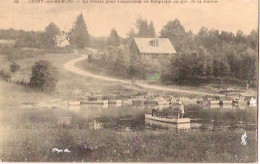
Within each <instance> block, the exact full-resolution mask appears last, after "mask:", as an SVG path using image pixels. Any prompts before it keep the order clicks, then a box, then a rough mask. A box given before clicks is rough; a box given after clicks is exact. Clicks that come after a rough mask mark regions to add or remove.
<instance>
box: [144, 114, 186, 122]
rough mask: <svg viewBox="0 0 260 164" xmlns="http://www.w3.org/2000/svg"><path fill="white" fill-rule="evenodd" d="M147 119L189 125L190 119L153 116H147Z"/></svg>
mask: <svg viewBox="0 0 260 164" xmlns="http://www.w3.org/2000/svg"><path fill="white" fill-rule="evenodd" d="M145 118H146V119H150V120H155V121H161V122H168V123H175V124H180V123H189V122H190V118H166V117H157V116H152V115H151V114H145Z"/></svg>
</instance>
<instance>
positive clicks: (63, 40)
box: [55, 34, 70, 47]
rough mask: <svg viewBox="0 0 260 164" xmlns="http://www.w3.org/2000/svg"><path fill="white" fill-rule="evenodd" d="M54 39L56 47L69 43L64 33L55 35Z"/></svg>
mask: <svg viewBox="0 0 260 164" xmlns="http://www.w3.org/2000/svg"><path fill="white" fill-rule="evenodd" d="M55 40H56V43H57V46H58V47H66V46H69V45H70V43H69V38H68V37H67V35H66V34H61V35H58V36H56V38H55Z"/></svg>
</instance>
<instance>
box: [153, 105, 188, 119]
mask: <svg viewBox="0 0 260 164" xmlns="http://www.w3.org/2000/svg"><path fill="white" fill-rule="evenodd" d="M177 113H178V118H183V117H184V113H185V111H184V105H183V102H182V101H179V103H178V111H177ZM168 114H169V113H168V112H167V113H166V114H165V113H163V112H161V110H160V108H159V107H158V106H157V107H155V108H153V109H152V116H157V117H159V116H160V115H166V118H167V116H168Z"/></svg>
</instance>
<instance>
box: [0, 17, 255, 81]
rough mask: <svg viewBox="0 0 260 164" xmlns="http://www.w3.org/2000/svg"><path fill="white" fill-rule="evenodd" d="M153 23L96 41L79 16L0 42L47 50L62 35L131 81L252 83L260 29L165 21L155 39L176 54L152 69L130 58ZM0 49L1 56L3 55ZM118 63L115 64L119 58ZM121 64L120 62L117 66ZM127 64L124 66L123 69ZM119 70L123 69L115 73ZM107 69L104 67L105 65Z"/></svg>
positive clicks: (4, 35) (5, 34) (2, 35)
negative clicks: (154, 76)
mask: <svg viewBox="0 0 260 164" xmlns="http://www.w3.org/2000/svg"><path fill="white" fill-rule="evenodd" d="M155 31H156V30H155V28H154V23H153V22H152V21H150V22H148V21H147V20H145V19H142V18H139V19H137V21H136V29H130V31H129V33H128V37H126V38H121V37H120V36H119V35H118V33H117V31H116V29H112V30H111V33H110V36H109V37H100V38H95V37H92V36H90V35H89V34H88V30H87V26H86V23H85V20H84V18H83V15H82V14H80V15H79V16H78V17H77V20H76V21H75V24H74V26H73V28H72V29H71V30H70V31H69V32H67V33H65V32H61V30H60V29H59V27H57V26H56V25H55V24H54V23H51V24H49V25H48V26H47V27H46V28H45V31H43V32H33V31H30V32H26V31H23V30H20V31H16V30H13V29H9V30H0V39H15V40H16V44H15V46H16V47H34V48H35V47H36V48H46V47H47V48H51V47H56V46H57V41H56V40H55V36H57V35H60V34H63V35H65V36H66V37H67V39H68V41H69V42H70V45H71V47H77V48H85V47H94V48H97V49H100V50H101V51H102V52H103V53H102V57H101V60H103V61H100V62H98V63H100V64H101V63H102V66H103V67H106V69H109V70H112V71H111V72H116V71H119V70H120V71H121V73H118V74H124V75H126V76H129V77H142V78H145V77H146V75H147V74H149V73H151V72H154V71H157V73H160V75H161V77H162V79H161V80H162V81H163V82H169V83H178V84H182V83H187V82H190V83H202V82H214V81H221V80H222V79H226V81H227V82H228V81H236V82H240V83H251V84H252V83H256V79H257V76H256V75H257V64H258V63H257V61H258V30H257V29H255V30H252V31H251V33H250V34H248V35H245V34H244V33H243V32H242V31H238V32H237V33H235V34H234V33H232V32H226V31H219V30H215V29H207V28H205V27H202V28H201V29H200V31H199V32H198V34H193V33H192V32H191V31H187V30H185V28H184V27H183V25H182V24H181V22H180V21H179V20H178V19H175V20H173V21H169V22H168V23H167V24H166V25H165V26H163V28H162V29H161V30H160V32H159V35H158V37H162V38H169V39H170V41H171V43H172V45H173V46H174V48H175V49H176V52H177V54H175V55H173V56H172V60H171V61H169V62H168V63H169V65H162V66H160V67H154V66H150V65H149V64H148V63H144V62H142V61H140V60H139V59H138V56H133V54H130V53H129V47H130V45H131V43H132V41H133V38H134V37H142V38H150V37H155V36H156V32H155ZM1 49H3V48H0V52H1ZM117 58H118V59H117ZM120 60H122V61H120ZM125 63H126V64H125ZM116 64H117V66H121V68H122V69H119V68H114V66H115V65H116ZM105 65H107V66H105ZM115 69H116V71H114V70H115Z"/></svg>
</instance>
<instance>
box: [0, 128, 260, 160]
mask: <svg viewBox="0 0 260 164" xmlns="http://www.w3.org/2000/svg"><path fill="white" fill-rule="evenodd" d="M5 130H6V129H2V131H5ZM242 134H243V132H239V131H238V132H229V131H223V132H217V131H216V132H185V131H182V132H175V131H164V132H160V133H159V132H157V131H143V132H139V131H137V132H117V131H113V130H106V129H101V130H96V131H93V130H86V129H64V128H56V129H44V128H39V129H9V130H8V133H1V139H2V142H1V147H2V149H1V152H0V158H1V159H2V160H3V161H20V162H22V161H23V162H27V161H30V162H32V161H45V162H46V161H48V162H50V161H51V162H60V161H63V162H66V161H67V162H73V161H76V162H81V161H85V162H94V161H99V162H112V161H113V162H127V161H131V162H160V161H161V162H162V161H164V162H256V157H257V148H256V146H257V141H256V134H255V132H248V133H247V135H248V144H247V145H245V146H242V145H241V144H240V142H241V140H240V137H241V135H242ZM3 141H4V142H3ZM85 145H86V146H87V148H85ZM53 148H59V149H61V148H62V149H69V150H70V151H71V152H70V153H60V154H57V153H52V152H51V151H52V149H53Z"/></svg>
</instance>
